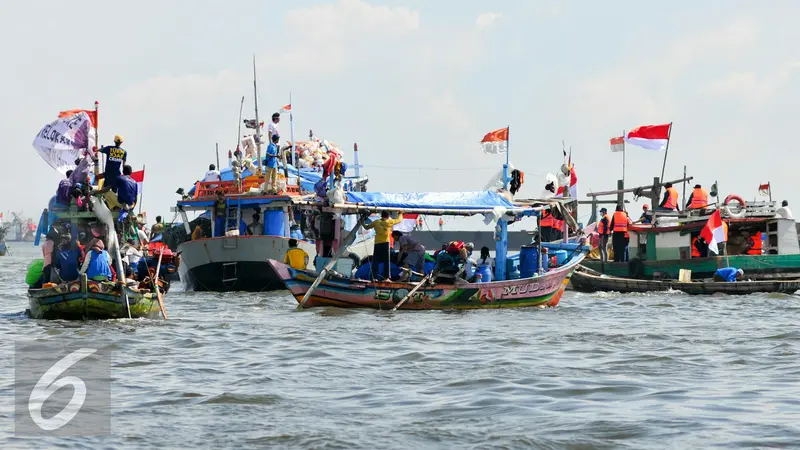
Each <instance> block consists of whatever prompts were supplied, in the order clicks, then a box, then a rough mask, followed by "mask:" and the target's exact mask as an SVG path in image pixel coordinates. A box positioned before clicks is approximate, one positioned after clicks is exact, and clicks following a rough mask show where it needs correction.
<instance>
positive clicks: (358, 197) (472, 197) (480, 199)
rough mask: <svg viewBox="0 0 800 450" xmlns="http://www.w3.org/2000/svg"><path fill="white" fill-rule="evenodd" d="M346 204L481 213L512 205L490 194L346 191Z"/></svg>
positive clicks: (475, 192)
mask: <svg viewBox="0 0 800 450" xmlns="http://www.w3.org/2000/svg"><path fill="white" fill-rule="evenodd" d="M347 202H348V203H357V204H359V205H363V206H374V207H379V208H400V209H449V210H463V211H470V210H475V211H485V210H491V209H494V208H497V207H501V208H507V209H512V208H514V205H512V204H511V202H509V201H508V200H506V199H505V197H503V196H502V195H500V194H498V193H496V192H494V191H468V192H402V193H389V192H348V193H347Z"/></svg>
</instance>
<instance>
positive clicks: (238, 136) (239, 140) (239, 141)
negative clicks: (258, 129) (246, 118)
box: [236, 95, 244, 152]
mask: <svg viewBox="0 0 800 450" xmlns="http://www.w3.org/2000/svg"><path fill="white" fill-rule="evenodd" d="M242 110H244V95H243V96H242V102H241V103H240V104H239V131H238V132H237V134H236V150H239V152H241V150H240V149H239V146H240V145H241V144H242Z"/></svg>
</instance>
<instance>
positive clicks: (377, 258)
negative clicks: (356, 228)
mask: <svg viewBox="0 0 800 450" xmlns="http://www.w3.org/2000/svg"><path fill="white" fill-rule="evenodd" d="M402 221H403V213H402V212H401V213H400V214H399V215H398V216H397V218H396V219H392V218H390V217H389V211H383V212H381V218H380V219H378V220H376V221H373V222H370V223H368V224H366V225H364V229H366V230H369V229H372V228H374V229H375V245H374V246H373V248H372V275H373V277H375V278H376V279H384V280H388V279H389V273H390V272H389V261H390V259H391V257H390V256H391V253H390V251H391V246H390V245H389V238H390V236H391V233H392V227H393V226H395V225H397V224H398V223H400V222H402ZM381 263H383V267H380V264H381ZM379 267H380V273H378V272H379ZM377 275H380V277H381V278H378V277H377Z"/></svg>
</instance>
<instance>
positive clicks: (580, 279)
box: [571, 266, 800, 295]
mask: <svg viewBox="0 0 800 450" xmlns="http://www.w3.org/2000/svg"><path fill="white" fill-rule="evenodd" d="M571 281H572V288H573V289H574V290H576V291H579V292H598V291H600V292H604V291H612V292H621V293H634V292H635V293H645V292H658V291H669V290H674V291H681V292H684V293H686V294H689V295H712V294H729V295H747V294H756V293H773V292H774V293H782V294H793V293H795V292H796V291H797V290H800V280H791V281H785V280H783V281H781V280H770V281H740V282H735V283H727V282H719V281H691V282H680V281H674V280H638V279H633V278H622V277H614V276H607V275H603V274H600V273H599V272H595V271H593V270H591V269H588V268H586V267H584V266H579V267H578V268H577V269H576V270H575V273H573V274H572V278H571Z"/></svg>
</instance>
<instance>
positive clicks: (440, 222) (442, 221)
mask: <svg viewBox="0 0 800 450" xmlns="http://www.w3.org/2000/svg"><path fill="white" fill-rule="evenodd" d="M442 225H444V219H441V218H440V219H439V226H442Z"/></svg>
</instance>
